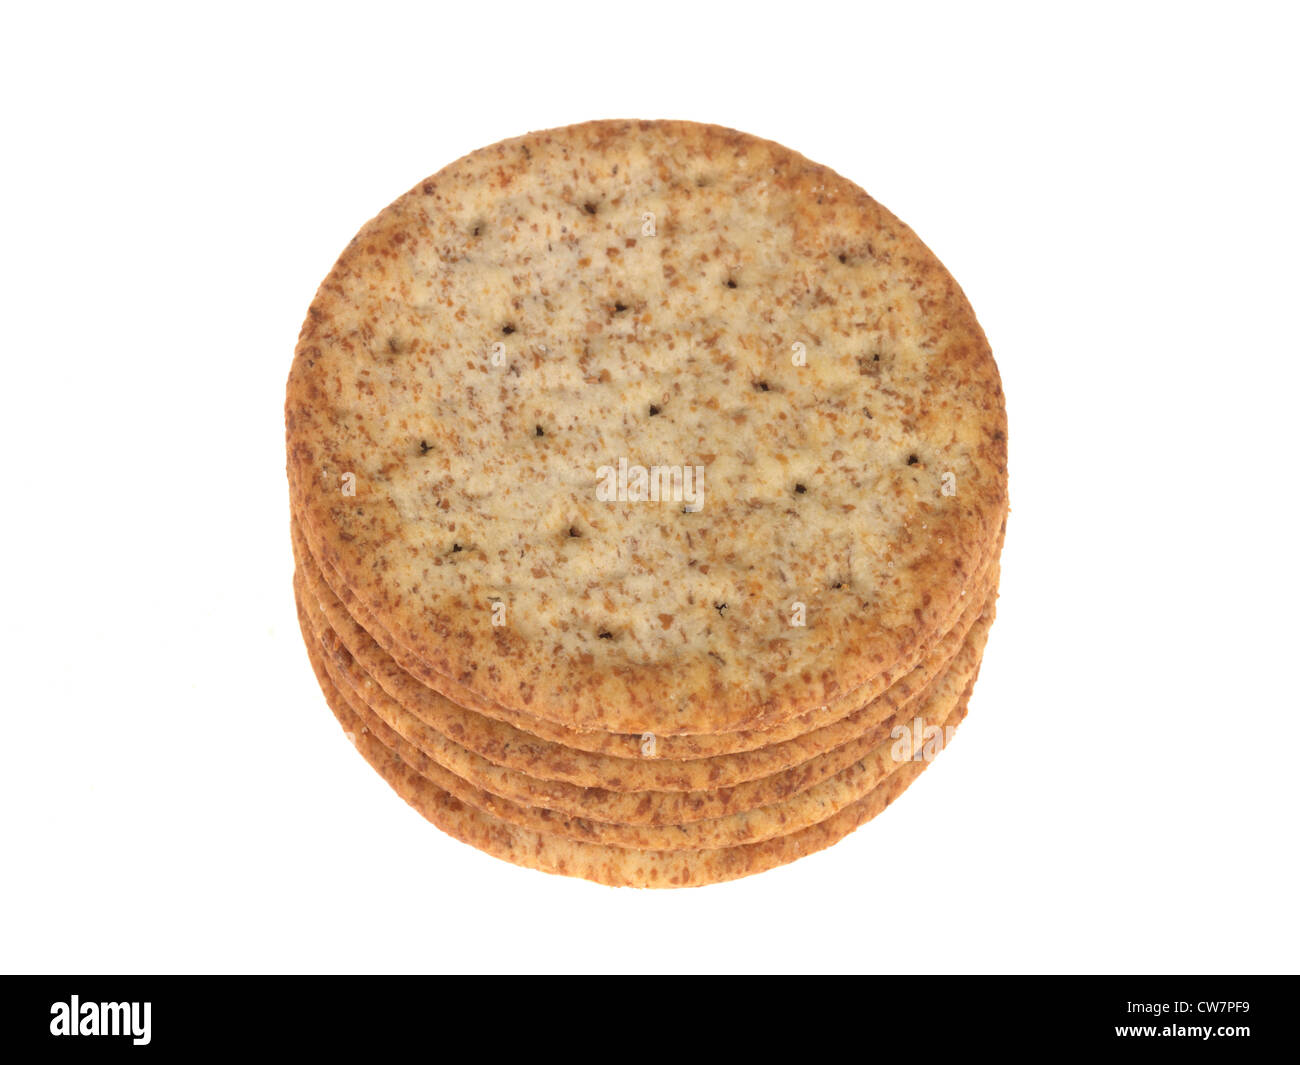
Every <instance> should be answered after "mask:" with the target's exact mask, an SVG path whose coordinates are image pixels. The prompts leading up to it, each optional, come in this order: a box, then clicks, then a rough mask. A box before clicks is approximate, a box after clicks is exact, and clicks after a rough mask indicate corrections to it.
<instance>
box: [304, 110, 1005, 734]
mask: <svg viewBox="0 0 1300 1065" xmlns="http://www.w3.org/2000/svg"><path fill="white" fill-rule="evenodd" d="M286 423H287V441H288V460H289V478H290V484H291V488H292V491H293V495H294V506H295V510H296V512H297V513H298V515H299V518H300V520H301V523H302V527H303V531H304V533H305V535H306V537H307V540H308V542H309V544H310V545H311V548H312V551H313V553H314V554H315V555H316V556H317V558H318V559H319V560H320V561H321V562H322V563H324V565H325V567H326V571H327V572H328V573H330V574H331V577H330V579H331V581H332V582H335V583H336V584H337V585H339V586H346V588H347V589H349V590H350V591H351V592H352V593H353V595H354V596H355V597H356V602H357V603H358V604H359V606H360V608H361V610H362V611H363V612H364V613H366V615H367V616H365V617H361V618H359V620H361V621H362V623H363V624H364V625H366V626H367V627H368V628H370V629H371V630H372V631H378V632H383V633H385V634H386V635H387V636H388V637H389V638H391V640H393V641H396V643H398V644H400V645H401V647H402V648H403V649H404V650H406V651H408V652H409V656H410V657H411V658H413V659H414V660H416V661H418V662H420V663H423V664H424V665H425V666H426V667H427V668H426V671H425V672H424V673H423V674H422V679H424V680H425V681H426V682H427V683H430V684H431V685H432V686H434V687H437V686H438V681H439V678H444V677H445V678H449V679H451V680H453V681H455V682H456V683H457V684H458V685H460V686H461V687H462V689H464V690H468V691H470V692H473V693H474V694H475V696H477V697H478V698H479V699H481V700H482V701H483V702H494V703H498V704H500V705H503V706H507V707H511V708H513V709H516V710H519V711H522V712H524V713H527V714H530V715H533V716H536V717H540V718H544V719H546V720H549V721H554V722H558V723H560V724H564V725H568V726H571V727H575V728H581V729H603V730H609V731H618V732H654V733H656V734H660V735H667V734H680V733H690V732H726V731H733V730H737V729H742V728H753V727H762V726H763V725H766V724H771V723H775V722H778V721H781V720H784V719H786V718H788V717H790V716H792V715H795V714H798V713H801V712H804V711H807V710H809V709H810V708H813V707H816V706H819V705H821V704H824V703H828V702H831V701H832V700H834V699H835V698H836V697H837V696H842V695H844V694H846V693H847V692H849V691H851V690H853V689H855V688H857V687H859V686H861V685H863V684H864V683H865V682H867V681H868V680H870V679H871V678H872V677H873V676H875V675H876V674H878V673H880V672H881V671H883V670H885V669H887V668H889V666H890V665H891V664H893V663H894V662H896V661H897V660H899V659H901V658H903V657H904V656H905V655H906V654H907V653H908V651H909V649H913V648H915V647H917V646H918V645H920V644H924V643H926V642H928V641H931V640H933V639H935V638H936V637H937V636H938V635H940V634H941V630H942V628H943V627H944V626H945V625H946V624H947V622H948V621H949V620H950V619H951V618H952V617H953V616H954V612H955V610H956V608H957V605H958V600H959V599H960V597H961V595H962V594H963V592H964V590H965V588H966V587H967V585H968V582H972V581H973V580H974V578H975V576H976V575H977V574H978V573H979V572H981V570H982V568H983V566H984V565H985V563H986V562H987V559H988V557H989V555H990V554H991V553H992V551H993V549H994V544H995V543H996V541H997V536H998V533H999V530H1000V527H1001V523H1002V520H1003V517H1004V515H1005V512H1006V506H1007V494H1006V418H1005V412H1004V407H1003V399H1002V389H1001V384H1000V382H999V378H998V373H997V367H996V366H995V364H994V361H993V357H992V354H991V352H990V350H989V346H988V343H987V341H986V340H985V338H984V334H983V332H982V331H981V330H980V327H979V325H978V323H977V322H976V320H975V316H974V314H973V312H972V311H971V308H970V306H969V304H968V303H967V301H966V299H965V297H964V295H963V294H962V292H961V290H960V288H959V287H958V286H957V284H956V283H955V282H954V281H953V279H952V278H951V277H950V276H949V274H948V273H947V271H946V270H945V269H944V268H943V266H942V264H940V263H939V261H938V260H937V259H936V258H935V257H934V255H933V254H932V253H931V252H930V251H929V249H927V248H926V247H925V245H923V244H922V243H921V241H920V240H919V239H918V238H917V237H916V235H915V234H914V233H912V231H911V230H910V229H908V228H907V227H906V226H905V225H903V224H902V223H901V222H899V221H898V219H896V218H895V217H894V216H893V215H891V214H890V213H889V212H888V211H886V210H885V209H884V208H883V207H881V206H880V205H879V204H877V203H876V202H875V201H874V200H872V199H871V198H870V197H869V196H868V195H867V194H866V193H865V192H863V191H862V190H861V189H859V188H858V187H857V186H856V185H854V184H852V183H851V182H849V181H846V180H845V179H844V178H842V177H840V176H839V175H837V174H835V173H833V172H832V171H830V170H828V169H826V168H825V167H822V166H818V165H816V164H814V163H811V162H809V161H808V160H807V159H805V158H804V157H803V156H801V155H798V154H797V153H795V152H792V151H790V150H789V149H786V148H783V147H781V146H780V145H777V144H773V143H772V142H770V141H764V140H759V139H757V138H755V137H752V136H749V135H747V134H743V133H738V132H736V131H734V130H729V129H722V128H720V127H717V126H707V125H697V124H694V123H688V122H643V121H606V122H591V123H586V124H583V125H578V126H570V127H566V128H563V129H555V130H548V131H545V132H540V133H531V134H529V135H527V136H524V137H518V138H515V139H513V140H507V141H503V142H501V143H499V144H495V145H493V146H491V147H488V148H484V149H482V150H480V151H477V152H474V153H472V154H470V155H468V156H466V157H465V158H463V159H461V160H459V161H457V162H455V163H453V164H451V165H450V166H448V167H447V168H446V169H444V170H442V171H440V172H439V173H438V174H436V175H434V176H433V177H431V178H429V179H428V180H426V181H423V182H421V183H420V184H418V185H417V186H415V188H413V189H412V190H411V191H410V192H408V193H407V194H406V195H404V196H402V197H401V198H400V199H398V200H397V201H396V202H395V203H393V204H392V205H390V206H389V207H388V208H387V209H385V210H384V211H383V212H382V213H380V214H379V215H378V216H377V217H376V218H374V219H373V220H371V221H370V222H369V223H367V224H366V225H365V226H364V227H363V228H362V230H361V232H360V233H359V234H358V235H357V236H356V238H355V239H354V240H353V241H352V243H351V244H349V245H348V247H347V249H346V250H345V251H344V252H343V254H342V256H341V257H340V258H339V260H338V262H337V263H336V264H335V266H334V269H333V270H332V271H331V272H330V274H329V276H328V277H327V278H326V280H325V282H324V283H323V284H322V285H321V287H320V290H319V292H318V293H317V295H316V298H315V300H314V301H313V303H312V305H311V308H310V310H309V312H308V315H307V320H306V322H305V324H304V325H303V329H302V333H301V336H300V339H299V342H298V347H297V351H296V354H295V358H294V363H293V368H292V371H291V373H290V376H289V384H288V398H287V403H286ZM656 467H657V468H658V469H657V470H656V469H655V468H656ZM638 468H640V470H644V471H646V475H645V476H644V477H643V476H642V475H641V473H640V472H639V471H638ZM652 473H653V474H654V476H651V474H652ZM651 481H653V485H651ZM652 487H653V492H651V488H652ZM646 495H653V498H648V499H647V498H644V496H646Z"/></svg>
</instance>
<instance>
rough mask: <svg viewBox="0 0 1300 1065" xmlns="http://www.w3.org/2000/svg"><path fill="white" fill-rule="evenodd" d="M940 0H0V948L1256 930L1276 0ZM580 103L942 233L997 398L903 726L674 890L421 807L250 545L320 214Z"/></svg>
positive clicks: (1287, 966) (891, 951) (497, 959)
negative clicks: (945, 634)
mask: <svg viewBox="0 0 1300 1065" xmlns="http://www.w3.org/2000/svg"><path fill="white" fill-rule="evenodd" d="M974 7H975V5H954V6H940V7H933V6H926V7H918V6H913V5H897V4H889V5H884V6H882V7H876V6H869V5H863V4H849V3H844V4H841V5H836V6H830V5H820V4H816V3H812V2H808V0H800V2H799V3H796V4H790V3H782V4H773V5H766V6H765V5H763V4H758V3H755V4H727V5H711V4H706V3H704V2H701V0H697V2H693V3H688V4H682V5H672V4H655V5H644V4H631V5H624V4H613V3H606V4H594V5H589V6H578V5H566V4H562V3H555V4H549V3H546V4H528V5H520V6H519V7H517V8H513V7H511V6H510V5H502V4H497V3H493V4H486V3H483V4H476V3H461V4H456V5H454V6H453V7H452V8H450V9H448V8H443V7H441V6H439V5H435V4H432V3H430V4H419V5H415V4H412V5H409V6H389V5H385V4H381V3H365V4H357V5H355V6H354V7H353V8H351V9H346V8H343V7H331V6H322V5H311V6H310V7H303V8H296V7H289V6H281V5H275V4H257V5H252V6H248V7H244V6H241V5H238V4H221V5H213V6H212V7H211V8H210V9H209V10H208V11H207V12H206V13H197V11H196V10H191V9H190V8H188V7H185V8H182V7H171V6H159V7H156V8H147V7H137V6H131V5H103V6H97V7H95V8H91V7H86V8H77V7H75V6H68V7H61V8H59V9H57V10H53V9H51V8H48V7H46V8H45V9H44V10H45V13H43V14H41V15H36V14H33V12H35V11H36V9H37V5H24V6H23V9H22V11H21V13H20V12H19V11H18V10H17V8H16V6H12V7H10V8H9V9H8V12H7V14H6V15H5V19H4V21H5V26H4V29H3V33H0V51H2V55H0V60H2V61H0V82H2V83H3V84H2V86H0V87H2V88H3V100H4V120H3V121H4V126H3V144H4V160H3V164H2V168H0V181H2V182H3V185H4V195H3V198H2V204H3V206H2V209H3V212H4V219H3V221H4V229H3V239H4V255H3V257H0V270H2V271H3V292H4V303H3V306H4V316H5V328H4V337H3V341H4V378H3V390H4V391H3V395H4V400H5V402H4V408H3V419H2V420H0V431H2V432H3V466H4V478H3V499H4V520H3V524H2V525H0V537H3V548H4V556H3V557H4V566H5V574H6V578H7V579H6V581H5V584H4V603H5V608H6V609H5V610H4V611H3V625H4V633H3V640H2V642H0V646H3V648H4V652H5V670H4V686H3V698H4V729H3V739H2V740H0V802H2V806H0V809H2V811H3V812H2V814H0V816H2V817H3V838H2V839H0V855H2V858H0V860H2V861H3V863H4V876H3V878H0V914H2V915H3V916H2V917H0V921H2V922H3V940H2V941H0V965H2V966H3V968H4V969H6V970H16V971H24V970H34V971H64V970H70V971H77V972H100V971H105V972H108V971H119V970H126V971H154V970H159V971H169V970H178V971H264V970H269V971H352V970H360V971H371V970H374V971H387V970H471V971H473V970H521V971H552V970H561V971H563V970H583V971H589V970H596V971H622V970H633V971H715V970H717V971H729V972H730V971H734V972H743V971H760V972H765V971H770V970H864V971H909V970H919V971H986V970H988V971H1048V972H1055V971H1081V972H1094V971H1112V970H1116V971H1124V972H1128V971H1153V972H1202V971H1227V972H1239V971H1276V970H1289V971H1295V970H1296V969H1297V967H1298V965H1297V944H1298V937H1297V918H1296V907H1295V897H1296V888H1297V875H1296V874H1297V846H1296V836H1297V833H1296V815H1297V812H1298V810H1297V807H1298V804H1297V788H1296V775H1297V773H1296V763H1295V759H1296V757H1297V738H1298V737H1297V731H1298V727H1300V713H1298V711H1300V707H1298V706H1297V696H1296V683H1295V679H1296V678H1295V662H1296V655H1295V644H1296V614H1297V605H1298V602H1300V600H1298V599H1297V591H1298V589H1297V580H1296V568H1297V567H1296V549H1297V506H1296V498H1297V487H1296V478H1297V463H1296V446H1295V440H1296V422H1297V419H1296V406H1295V404H1296V386H1297V376H1298V375H1297V368H1296V367H1297V360H1298V359H1300V350H1298V349H1300V344H1298V342H1297V318H1296V306H1297V280H1298V278H1297V273H1298V272H1297V267H1296V263H1297V241H1298V239H1300V226H1298V225H1297V207H1296V192H1297V176H1298V169H1297V166H1296V156H1295V151H1296V149H1295V145H1296V103H1297V87H1298V86H1297V79H1296V77H1295V74H1294V70H1295V67H1296V58H1295V55H1294V48H1295V41H1296V30H1297V25H1296V21H1295V15H1294V8H1290V9H1288V8H1287V7H1286V6H1284V5H1277V6H1264V5H1252V4H1241V3H1233V4H1224V5H1221V6H1220V7H1218V8H1209V7H1200V6H1196V5H1170V6H1167V7H1166V6H1163V5H1148V4H1135V3H1134V4H1122V5H1116V6H1107V5H1098V4H1092V3H1089V4H1085V5H1079V7H1078V8H1077V9H1076V10H1075V11H1074V12H1073V13H1068V12H1067V11H1066V10H1065V9H1063V8H1059V7H1057V6H1056V5H1050V6H1049V5H1026V6H1024V7H1005V6H996V7H991V8H988V7H986V8H983V9H982V10H980V11H978V12H977V11H975V10H974ZM903 8H906V11H905V12H903V11H902V9H903ZM607 117H637V118H689V119H697V120H702V121H709V122H715V123H720V124H723V125H728V126H734V127H737V128H740V129H743V130H746V131H748V132H752V133H755V134H759V135H761V136H764V137H768V138H771V139H774V140H777V141H780V142H782V143H784V144H786V145H788V146H790V147H792V148H795V149H796V150H798V151H800V152H802V153H804V154H805V155H807V156H809V157H811V158H812V159H815V160H817V161H818V162H821V163H825V164H827V165H829V166H831V167H833V168H834V169H836V170H838V171H839V172H840V173H842V174H844V175H846V176H848V177H849V178H851V179H853V180H854V181H856V182H857V183H859V184H861V185H862V186H863V187H865V188H866V189H867V190H868V191H869V192H870V193H872V194H873V195H874V196H875V197H876V198H877V199H879V200H880V201H881V202H883V203H884V204H885V205H886V206H888V207H889V208H890V209H892V210H893V211H894V212H895V213H896V214H898V215H899V216H900V217H902V218H903V219H904V220H905V221H907V222H908V223H909V224H910V225H911V226H912V227H913V228H915V229H916V230H917V232H918V233H920V235H921V237H922V238H923V239H924V240H925V241H926V242H927V243H929V244H930V246H931V247H932V248H933V249H934V250H935V251H936V252H937V253H938V255H939V256H940V258H941V259H943V261H944V262H945V263H946V265H947V266H948V267H949V269H950V270H951V271H952V272H953V274H954V275H955V276H956V277H957V278H958V280H959V281H960V282H961V284H962V285H963V286H964V288H965V290H966V292H967V294H968V295H969V297H970V299H971V302H972V303H973V304H974V306H975V308H976V311H977V313H978V314H979V316H980V319H981V321H982V323H983V325H984V327H985V329H986V331H987V333H988V335H989V337H990V339H991V341H992V344H993V347H994V350H995V352H996V354H997V357H998V361H999V364H1000V366H1001V370H1002V374H1003V379H1004V383H1005V388H1006V394H1007V402H1008V407H1009V415H1010V424H1011V439H1010V445H1011V490H1012V507H1013V512H1012V516H1011V522H1010V527H1009V532H1008V536H1007V541H1006V551H1005V558H1004V563H1003V579H1002V599H1001V603H1000V606H999V617H998V621H997V624H996V625H995V627H994V629H993V635H992V639H991V642H990V644H989V647H988V652H987V657H986V660H985V665H984V671H983V675H982V677H981V679H980V682H979V686H978V688H977V689H976V694H975V698H974V700H973V702H972V707H971V715H970V717H969V719H968V721H967V723H966V724H965V725H964V726H963V728H962V730H961V733H960V736H959V738H958V739H957V740H956V741H955V742H954V744H953V746H952V748H951V749H950V750H949V751H947V752H945V754H944V755H943V757H942V759H941V765H940V766H939V767H936V769H935V770H934V771H932V772H930V773H927V774H926V775H925V777H924V778H923V779H922V780H921V782H919V783H918V784H917V786H916V787H915V788H913V789H911V790H910V791H909V792H908V793H907V795H906V796H905V797H904V798H903V799H902V800H900V802H899V803H898V804H897V805H896V806H894V807H893V808H892V809H891V810H890V811H889V812H888V813H887V814H886V815H885V816H883V817H881V818H880V819H878V820H877V821H875V822H873V823H871V824H869V825H867V826H866V827H865V828H863V829H862V830H860V831H859V832H858V833H856V834H855V835H854V836H852V837H850V838H849V839H847V840H845V841H844V842H842V843H840V844H839V845H837V846H835V847H834V848H832V849H831V850H829V851H827V852H825V853H821V854H818V855H815V856H813V857H810V858H807V859H805V860H802V861H799V862H797V863H796V864H794V865H792V866H788V867H785V868H782V869H777V870H774V871H772V872H768V873H765V874H763V875H761V876H758V877H755V878H751V879H748V880H743V881H739V882H736V883H731V884H724V885H721V886H716V887H711V888H706V889H701V890H691V891H684V892H659V893H655V892H635V891H629V890H622V891H617V890H610V889H607V888H603V887H598V886H596V885H593V884H588V883H585V882H581V881H575V880H569V879H564V878H560V877H552V876H546V875H543V874H541V873H536V872H532V871H528V870H525V869H519V868H515V867H513V866H510V865H507V864H505V863H503V862H500V861H497V860H495V859H493V858H490V857H487V856H485V855H482V854H480V853H478V852H476V851H474V850H472V849H470V848H469V847H466V846H463V845H461V844H459V843H456V842H454V841H452V840H451V839H449V838H447V837H445V836H443V835H441V834H440V833H439V832H438V831H436V830H435V829H434V828H432V827H431V826H430V825H428V824H426V823H425V822H424V821H422V820H421V819H420V818H419V817H418V816H417V815H416V814H415V813H413V812H411V811H410V810H408V809H407V808H406V806H405V805H404V804H403V803H402V802H401V800H400V799H398V798H396V797H395V796H394V795H393V794H391V793H390V792H389V791H388V790H387V788H386V787H385V785H384V784H383V783H382V782H381V781H380V779H379V778H378V777H377V776H376V775H375V774H374V773H373V772H371V771H370V770H369V769H368V768H367V767H366V766H365V765H364V764H363V762H362V761H361V760H360V759H359V758H358V757H357V755H356V754H355V752H354V751H353V750H352V749H351V747H350V745H349V744H348V742H347V741H346V740H345V739H344V738H343V736H342V734H341V732H340V730H339V729H338V727H337V726H336V725H335V723H334V720H333V718H332V717H331V716H330V714H329V712H328V710H327V709H326V707H325V704H324V702H323V700H322V699H321V696H320V694H319V692H318V690H317V688H316V684H315V680H314V679H313V677H312V674H311V671H310V669H309V667H308V663H307V660H306V656H305V654H304V652H303V649H302V647H301V641H300V637H299V634H298V632H297V627H296V624H295V616H294V609H293V599H292V594H291V589H290V575H291V571H292V561H291V557H290V550H289V536H288V520H289V512H288V497H287V489H286V484H285V479H284V457H283V422H282V417H283V415H282V404H283V388H284V381H285V377H286V374H287V372H288V369H289V363H290V358H291V354H292V351H293V346H294V341H295V339H296V336H297V332H298V328H299V325H300V323H301V320H302V317H303V315H304V313H305V311H306V308H307V305H308V303H309V302H310V300H311V297H312V295H313V293H314V291H315V288H316V286H317V284H318V283H319V282H320V280H321V279H322V277H323V276H324V275H325V273H326V271H327V270H328V269H329V267H330V265H331V264H332V262H333V261H334V259H335V257H336V256H337V255H338V253H339V252H340V251H341V250H342V248H343V246H344V245H345V244H346V243H347V241H348V240H349V239H350V237H351V236H352V234H353V233H354V231H355V230H356V229H357V228H358V227H359V226H360V225H361V223H363V222H364V221H365V220H366V219H368V218H369V217H370V216H371V215H373V214H374V213H376V212H377V211H378V210H379V209H380V208H382V207H383V206H384V205H385V204H387V203H388V202H389V201H390V200H392V199H393V198H394V197H395V196H397V195H398V194H400V193H402V192H403V191H405V190H406V189H407V188H409V187H410V186H411V185H413V184H414V183H415V182H416V181H418V180H419V179H421V178H422V177H424V176H425V175H427V174H429V173H432V172H433V171H435V170H437V169H439V168H440V167H441V166H443V165H444V164H445V163H447V162H450V161H451V160H453V159H455V158H457V157H459V156H460V155H462V154H464V153H466V152H468V151H470V150H472V149H474V148H477V147H480V146H482V145H485V144H489V143H492V142H494V141H496V140H499V139H501V138H503V137H507V136H513V135H516V134H519V133H523V132H526V131H528V130H532V129H539V128H545V127H549V126H557V125H564V124H567V123H570V122H577V121H582V120H585V119H592V118H607Z"/></svg>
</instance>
